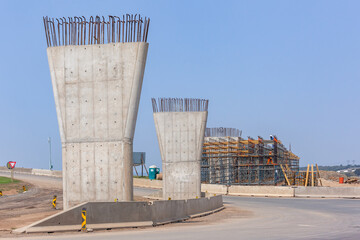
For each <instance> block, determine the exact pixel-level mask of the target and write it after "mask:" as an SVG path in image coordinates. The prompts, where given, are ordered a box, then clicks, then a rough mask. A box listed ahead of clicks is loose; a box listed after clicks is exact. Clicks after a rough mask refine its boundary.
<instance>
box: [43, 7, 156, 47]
mask: <svg viewBox="0 0 360 240" xmlns="http://www.w3.org/2000/svg"><path fill="white" fill-rule="evenodd" d="M43 21H44V28H45V35H46V43H47V46H48V47H56V46H66V45H91V44H106V43H115V42H123V43H124V42H147V37H148V31H149V24H150V18H146V17H145V18H144V19H143V18H142V17H141V16H140V14H135V15H133V14H126V15H123V16H122V19H121V18H120V17H117V16H110V15H109V16H108V17H107V18H106V19H105V17H103V16H102V17H100V16H96V17H92V16H91V17H90V18H89V20H87V19H86V18H85V17H84V16H82V17H68V18H65V17H62V18H60V19H58V18H55V19H54V18H49V17H47V16H46V17H43Z"/></svg>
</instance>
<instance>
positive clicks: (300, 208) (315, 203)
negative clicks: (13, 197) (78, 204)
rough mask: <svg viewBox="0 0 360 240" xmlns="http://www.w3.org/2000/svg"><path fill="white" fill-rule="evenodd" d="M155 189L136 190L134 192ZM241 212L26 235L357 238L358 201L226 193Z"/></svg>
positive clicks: (359, 227)
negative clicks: (198, 221) (135, 225)
mask: <svg viewBox="0 0 360 240" xmlns="http://www.w3.org/2000/svg"><path fill="white" fill-rule="evenodd" d="M152 191H154V190H149V189H142V188H136V190H135V193H136V194H139V193H140V194H141V193H142V194H145V195H146V194H148V193H149V192H152ZM224 202H225V204H226V205H227V206H230V207H232V208H234V209H235V208H239V209H242V210H247V211H250V212H251V214H250V216H249V215H246V216H244V215H242V214H241V212H240V211H239V213H237V215H234V216H232V217H231V218H228V219H226V220H219V221H214V222H208V223H206V224H191V223H186V222H185V223H177V224H170V225H167V226H160V227H155V228H145V229H137V230H123V231H109V232H98V233H96V232H93V233H83V234H78V233H77V234H64V235H56V236H32V235H28V236H26V239H64V240H65V239H114V240H115V239H127V240H132V239H146V240H152V239H154V240H162V239H164V240H165V239H166V240H168V239H179V240H180V239H181V240H183V239H217V240H225V239H234V240H235V239H356V240H359V239H360V200H353V199H299V198H296V199H293V198H249V197H229V196H224Z"/></svg>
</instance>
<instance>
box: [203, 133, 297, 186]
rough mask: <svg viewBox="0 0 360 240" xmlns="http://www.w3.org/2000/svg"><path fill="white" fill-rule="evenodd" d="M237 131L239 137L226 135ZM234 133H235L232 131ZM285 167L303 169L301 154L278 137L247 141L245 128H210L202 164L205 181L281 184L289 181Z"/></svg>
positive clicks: (294, 170)
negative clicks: (300, 161) (300, 164)
mask: <svg viewBox="0 0 360 240" xmlns="http://www.w3.org/2000/svg"><path fill="white" fill-rule="evenodd" d="M223 133H234V134H233V135H235V136H223V135H224V134H223ZM229 135H231V134H229ZM281 166H284V167H286V169H288V170H289V171H291V172H298V171H299V157H298V156H296V155H295V154H294V153H292V152H291V151H290V150H288V149H286V147H285V146H284V145H283V144H282V143H281V141H280V140H278V138H277V137H276V136H271V137H270V140H264V139H263V138H262V137H260V136H259V137H258V139H256V140H255V139H253V138H251V137H248V138H247V139H246V140H245V139H243V138H242V137H241V131H239V130H234V129H232V130H229V129H225V128H217V129H211V130H210V129H208V130H206V134H205V139H204V145H203V157H202V163H201V181H202V182H203V183H211V184H226V185H234V184H239V185H278V184H281V183H283V182H285V176H284V171H282V168H281Z"/></svg>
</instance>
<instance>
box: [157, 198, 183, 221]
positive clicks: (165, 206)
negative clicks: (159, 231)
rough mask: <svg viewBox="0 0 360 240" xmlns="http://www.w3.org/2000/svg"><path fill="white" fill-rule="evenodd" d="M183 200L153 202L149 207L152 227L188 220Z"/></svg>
mask: <svg viewBox="0 0 360 240" xmlns="http://www.w3.org/2000/svg"><path fill="white" fill-rule="evenodd" d="M186 204H187V202H186V201H185V200H170V201H169V200H160V201H154V202H153V205H152V206H151V209H152V214H153V222H154V225H159V224H165V223H170V222H176V221H181V220H184V219H186V218H188V217H189V216H188V214H187V211H186V210H187V208H186Z"/></svg>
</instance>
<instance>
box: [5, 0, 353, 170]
mask: <svg viewBox="0 0 360 240" xmlns="http://www.w3.org/2000/svg"><path fill="white" fill-rule="evenodd" d="M0 3H1V4H0V36H1V37H0V83H1V86H0V110H1V115H0V116H1V117H0V165H2V166H3V165H5V164H6V162H7V161H9V160H13V161H17V162H18V166H23V167H34V168H47V167H48V159H49V150H48V142H47V138H48V137H49V136H50V137H52V139H53V145H52V146H53V159H54V161H55V168H56V169H61V144H60V137H59V130H58V124H57V118H56V112H55V106H54V98H53V92H52V86H51V81H50V74H49V68H48V62H47V55H46V42H45V36H44V30H43V23H42V17H43V16H46V15H48V16H51V17H62V16H65V17H66V16H78V15H80V16H82V15H84V16H86V17H88V16H91V15H122V14H124V13H140V14H142V15H146V16H149V17H150V18H151V24H150V30H149V38H148V41H149V43H150V46H149V52H148V59H147V65H146V71H145V77H144V85H143V90H142V95H141V102H140V109H139V114H138V121H137V127H136V133H135V140H134V151H145V152H146V153H147V160H148V164H147V165H148V166H149V165H151V164H156V165H161V159H160V153H159V147H158V142H157V138H156V133H155V127H154V120H153V117H152V108H151V101H150V98H151V97H199V98H208V99H210V103H209V117H208V127H217V126H223V127H235V128H239V129H241V130H242V131H243V136H245V137H246V136H253V137H257V136H258V135H260V136H263V137H265V138H268V137H269V135H270V134H276V135H277V136H278V137H279V138H280V139H281V140H282V141H283V143H284V144H286V145H287V146H288V144H289V143H291V145H292V150H293V151H294V152H295V153H296V154H298V155H299V156H300V157H301V165H306V164H308V163H318V164H320V165H325V164H327V165H333V164H340V163H342V164H346V163H347V161H348V160H350V161H351V163H352V160H355V161H356V163H358V164H360V157H359V153H358V152H359V143H358V137H359V133H360V107H359V103H360V94H359V90H360V81H359V80H360V14H359V9H360V1H355V0H354V1H346V0H343V1H328V0H327V1H268V0H264V1H252V0H251V1H250V0H249V1H133V0H132V1H129V0H128V1H74V0H72V1H4V0H0Z"/></svg>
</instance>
